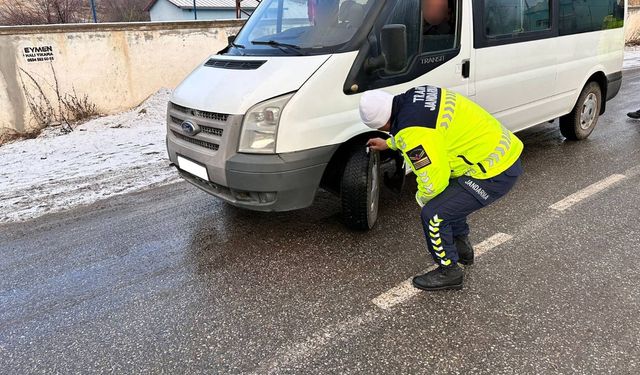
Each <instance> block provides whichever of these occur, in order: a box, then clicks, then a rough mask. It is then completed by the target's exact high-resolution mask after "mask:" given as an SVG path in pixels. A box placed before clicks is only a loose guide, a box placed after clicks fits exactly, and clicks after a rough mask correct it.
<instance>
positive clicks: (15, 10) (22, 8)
mask: <svg viewBox="0 0 640 375" xmlns="http://www.w3.org/2000/svg"><path fill="white" fill-rule="evenodd" d="M83 13H84V2H83V0H30V1H8V2H2V3H0V25H3V26H10V25H42V24H52V23H73V22H79V21H81V20H83V17H82V15H83Z"/></svg>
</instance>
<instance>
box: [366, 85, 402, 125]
mask: <svg viewBox="0 0 640 375" xmlns="http://www.w3.org/2000/svg"><path fill="white" fill-rule="evenodd" d="M393 97H394V96H393V95H391V94H389V93H388V92H386V91H382V90H372V91H365V93H364V94H362V98H360V118H361V119H362V122H364V123H365V125H367V126H368V127H370V128H373V129H380V128H381V127H383V126H384V125H385V124H386V123H387V122H388V121H389V119H390V118H391V108H392V107H393Z"/></svg>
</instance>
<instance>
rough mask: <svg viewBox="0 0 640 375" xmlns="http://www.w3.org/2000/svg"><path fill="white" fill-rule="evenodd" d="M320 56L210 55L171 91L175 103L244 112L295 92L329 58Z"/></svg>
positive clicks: (221, 110) (224, 111)
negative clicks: (263, 102)
mask: <svg viewBox="0 0 640 375" xmlns="http://www.w3.org/2000/svg"><path fill="white" fill-rule="evenodd" d="M329 57H330V55H321V56H264V57H256V56H251V57H246V56H218V55H216V56H211V58H209V59H208V60H207V62H205V63H204V64H202V65H200V66H199V67H198V68H196V70H194V71H193V72H192V73H191V74H190V75H189V76H188V77H187V78H186V79H185V80H184V81H183V82H182V83H181V84H180V85H178V87H177V88H176V89H175V90H174V91H173V96H172V98H171V101H172V102H173V103H175V104H178V105H181V106H184V107H188V108H193V109H198V110H201V111H208V112H217V113H225V114H232V115H234V114H235V115H244V114H245V113H246V112H247V110H248V109H249V108H251V107H252V106H254V105H255V104H257V103H260V102H262V101H264V100H267V99H270V98H273V97H275V96H279V95H282V94H286V93H289V92H292V91H297V90H298V89H299V88H300V87H301V86H302V84H303V83H304V82H305V81H306V80H308V79H309V77H311V75H313V73H314V72H315V71H316V70H318V68H320V67H321V66H322V64H324V63H325V61H327V60H328V59H329Z"/></svg>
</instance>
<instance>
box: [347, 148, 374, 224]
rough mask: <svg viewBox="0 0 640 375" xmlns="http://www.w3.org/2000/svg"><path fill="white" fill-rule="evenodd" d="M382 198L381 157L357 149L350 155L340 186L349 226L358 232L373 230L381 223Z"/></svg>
mask: <svg viewBox="0 0 640 375" xmlns="http://www.w3.org/2000/svg"><path fill="white" fill-rule="evenodd" d="M379 197H380V154H379V153H378V152H373V151H370V152H367V151H366V148H365V146H364V145H357V146H355V147H354V148H353V149H352V150H351V151H350V153H349V154H348V159H347V162H346V164H345V167H344V172H343V173H342V180H341V184H340V199H341V200H342V218H343V220H344V223H345V225H346V226H347V227H349V228H351V229H355V230H368V229H371V228H373V226H374V224H375V223H376V220H377V219H378V200H379Z"/></svg>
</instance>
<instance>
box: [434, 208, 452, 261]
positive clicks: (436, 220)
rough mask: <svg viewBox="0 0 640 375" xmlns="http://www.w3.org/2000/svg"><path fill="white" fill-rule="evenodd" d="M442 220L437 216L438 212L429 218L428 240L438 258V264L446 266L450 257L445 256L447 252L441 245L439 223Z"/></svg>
mask: <svg viewBox="0 0 640 375" xmlns="http://www.w3.org/2000/svg"><path fill="white" fill-rule="evenodd" d="M443 221H444V220H442V219H440V218H439V217H438V214H435V215H434V216H433V218H431V220H429V237H431V238H430V239H429V241H431V248H432V250H433V252H434V254H436V257H437V258H439V261H440V264H442V265H443V266H448V265H450V264H451V259H448V258H447V252H446V251H445V250H444V247H443V246H442V238H440V223H442V222H443Z"/></svg>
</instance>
